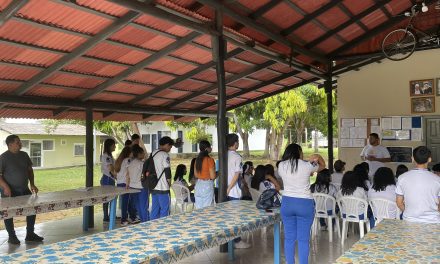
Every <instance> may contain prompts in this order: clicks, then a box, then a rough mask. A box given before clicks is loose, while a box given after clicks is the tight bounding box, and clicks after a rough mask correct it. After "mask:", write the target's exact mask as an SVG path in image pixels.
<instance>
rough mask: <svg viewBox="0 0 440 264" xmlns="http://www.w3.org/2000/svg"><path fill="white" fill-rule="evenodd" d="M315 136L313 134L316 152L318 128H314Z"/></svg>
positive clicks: (316, 150)
mask: <svg viewBox="0 0 440 264" xmlns="http://www.w3.org/2000/svg"><path fill="white" fill-rule="evenodd" d="M314 131H315V136H314V145H315V152H316V153H318V151H319V149H318V130H317V129H316V128H315V130H314Z"/></svg>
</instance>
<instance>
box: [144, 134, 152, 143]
mask: <svg viewBox="0 0 440 264" xmlns="http://www.w3.org/2000/svg"><path fill="white" fill-rule="evenodd" d="M150 138H151V137H150V134H143V135H142V141H143V142H144V144H151V142H150Z"/></svg>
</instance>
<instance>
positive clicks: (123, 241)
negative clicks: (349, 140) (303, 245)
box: [0, 201, 280, 264]
mask: <svg viewBox="0 0 440 264" xmlns="http://www.w3.org/2000/svg"><path fill="white" fill-rule="evenodd" d="M269 225H274V263H276V264H279V263H280V214H279V212H274V213H267V212H265V211H262V210H258V209H257V208H256V207H255V203H254V202H252V201H230V202H226V203H220V204H217V205H216V206H215V207H207V208H203V209H200V210H194V211H193V212H190V213H184V214H178V215H171V216H168V217H165V218H161V219H156V220H153V221H149V222H145V223H141V224H137V225H132V226H127V227H122V228H118V229H115V230H111V231H106V232H101V233H98V234H93V235H89V236H84V237H80V238H76V239H72V240H68V241H64V242H58V243H54V244H51V245H47V246H42V247H39V248H35V249H31V250H27V251H24V252H18V253H14V254H10V255H7V256H1V257H0V263H8V264H10V263H173V262H176V261H178V260H181V259H184V258H186V257H188V256H190V255H193V254H196V253H199V252H201V251H203V250H206V249H208V248H212V247H215V246H219V245H222V244H225V243H228V245H229V247H228V248H229V257H230V258H232V257H233V253H234V252H233V241H232V240H233V239H234V238H236V237H239V236H242V235H244V234H245V233H248V232H252V231H254V230H257V229H260V228H262V227H265V226H269Z"/></svg>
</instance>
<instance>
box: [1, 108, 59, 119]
mask: <svg viewBox="0 0 440 264" xmlns="http://www.w3.org/2000/svg"><path fill="white" fill-rule="evenodd" d="M0 116H1V117H3V118H32V119H44V118H51V117H52V116H53V110H42V109H22V108H2V109H0Z"/></svg>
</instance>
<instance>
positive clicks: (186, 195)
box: [171, 183, 191, 204]
mask: <svg viewBox="0 0 440 264" xmlns="http://www.w3.org/2000/svg"><path fill="white" fill-rule="evenodd" d="M171 189H172V190H173V192H174V196H175V197H176V203H178V204H182V203H184V202H185V199H188V200H187V201H188V202H191V198H190V192H189V189H188V188H186V187H185V186H183V185H181V184H177V183H173V184H171Z"/></svg>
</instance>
